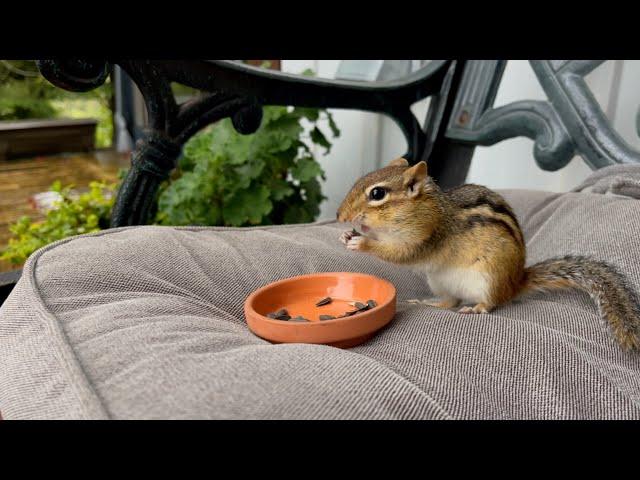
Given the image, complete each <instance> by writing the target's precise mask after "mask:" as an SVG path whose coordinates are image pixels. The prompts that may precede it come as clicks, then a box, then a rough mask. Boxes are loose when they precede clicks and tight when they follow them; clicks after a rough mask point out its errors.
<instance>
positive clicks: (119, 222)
mask: <svg viewBox="0 0 640 480" xmlns="http://www.w3.org/2000/svg"><path fill="white" fill-rule="evenodd" d="M448 63H449V62H447V61H443V60H434V61H432V63H431V64H430V65H428V66H427V67H426V68H424V69H423V70H422V71H420V72H417V73H414V74H411V75H410V76H409V77H408V78H406V79H404V80H403V81H389V82H380V84H379V85H373V86H372V85H367V84H363V83H361V82H347V81H333V82H332V81H326V80H323V79H315V78H314V79H309V78H300V77H297V76H293V75H287V74H281V73H278V74H274V73H271V72H267V71H264V70H261V69H256V68H253V67H247V66H244V65H239V64H237V63H233V62H224V61H205V60H202V61H150V60H113V61H87V60H41V61H39V62H38V66H39V68H40V71H41V72H42V74H43V75H44V76H45V77H46V78H47V79H48V80H49V81H51V82H52V83H53V84H55V85H57V86H59V87H61V88H64V89H67V90H72V91H87V90H90V89H92V88H96V87H98V86H99V85H101V84H102V83H103V82H104V81H105V80H106V78H107V75H108V72H109V69H110V64H117V65H119V66H120V68H122V69H123V70H124V71H125V72H126V73H127V74H128V75H129V77H130V78H131V79H132V80H133V82H134V83H135V84H136V85H137V86H138V88H139V89H140V92H141V93H142V95H143V97H144V100H145V105H146V108H147V113H148V118H149V127H150V129H149V132H148V133H147V136H146V138H144V139H143V140H142V141H140V142H139V143H138V144H137V145H136V150H135V151H134V152H133V154H132V162H131V169H130V170H129V172H128V174H127V177H126V178H125V180H124V181H123V183H122V185H121V187H120V190H119V192H118V198H117V199H116V204H115V207H114V210H113V213H112V226H114V227H117V226H123V225H137V224H142V223H146V220H147V217H148V214H149V212H150V206H151V202H152V199H153V198H154V196H155V193H156V191H157V189H158V186H159V184H160V183H161V182H162V181H163V180H165V179H166V178H168V176H169V174H170V172H171V170H172V169H173V168H175V166H176V163H177V158H178V156H179V154H180V149H181V147H182V145H183V144H184V143H185V142H186V141H187V140H188V139H189V138H190V137H191V136H192V135H193V134H195V133H196V132H197V131H198V130H200V129H201V128H203V127H205V126H206V125H208V124H210V123H213V122H215V121H217V120H220V119H223V118H231V121H232V123H233V126H234V128H235V129H236V130H237V131H238V132H239V133H242V134H250V133H253V132H255V131H256V130H257V129H258V127H259V126H260V123H261V121H262V105H269V104H272V105H298V106H306V107H320V108H326V107H334V108H357V109H362V110H369V111H374V112H379V113H383V114H387V115H389V116H391V117H392V118H393V119H394V120H395V121H396V122H397V123H398V125H399V126H400V128H401V130H402V132H403V133H404V135H405V137H406V138H407V142H408V144H409V151H408V152H407V156H408V158H409V159H411V160H414V161H417V159H418V157H419V155H420V153H421V152H422V150H423V149H424V146H425V142H426V136H425V132H424V131H423V130H422V128H421V126H420V123H419V122H418V121H417V119H416V118H415V116H414V115H413V113H412V112H411V110H410V107H411V104H412V103H413V102H416V101H418V100H420V99H422V98H424V97H426V96H429V95H432V94H434V93H437V92H438V91H439V89H440V86H441V84H442V81H443V77H444V74H445V73H446V69H445V68H444V67H445V66H447V65H448ZM172 81H175V82H179V83H182V84H184V85H187V86H190V87H193V88H197V89H199V90H201V91H202V92H204V93H205V94H204V95H202V96H200V97H199V98H197V99H194V100H192V101H189V102H186V103H184V104H182V105H178V104H177V103H176V100H175V96H174V95H173V92H172V90H171V88H170V82H172Z"/></svg>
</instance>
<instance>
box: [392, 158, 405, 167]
mask: <svg viewBox="0 0 640 480" xmlns="http://www.w3.org/2000/svg"><path fill="white" fill-rule="evenodd" d="M388 166H389V167H408V166H409V161H408V160H407V159H406V158H402V157H399V158H396V159H395V160H391V161H390V162H389V165H388Z"/></svg>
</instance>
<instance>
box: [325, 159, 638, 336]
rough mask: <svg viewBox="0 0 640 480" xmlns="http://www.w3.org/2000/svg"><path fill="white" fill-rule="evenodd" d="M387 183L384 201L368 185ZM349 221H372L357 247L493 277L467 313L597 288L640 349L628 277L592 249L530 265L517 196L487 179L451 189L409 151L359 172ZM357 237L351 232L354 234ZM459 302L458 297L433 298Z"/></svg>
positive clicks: (344, 211)
mask: <svg viewBox="0 0 640 480" xmlns="http://www.w3.org/2000/svg"><path fill="white" fill-rule="evenodd" d="M378 184H383V187H384V188H385V189H386V191H387V194H386V196H385V199H384V200H383V201H379V202H376V201H372V200H371V199H370V198H369V197H368V196H367V191H368V189H370V188H371V187H372V186H375V185H378ZM337 217H338V220H339V221H342V222H353V223H354V225H358V226H359V225H363V224H364V225H366V227H369V228H371V232H372V233H371V234H370V235H369V236H363V237H361V238H358V239H357V240H358V242H357V250H359V251H363V252H370V253H372V254H374V255H376V256H378V257H380V258H382V259H384V260H387V261H389V262H393V263H399V264H428V265H430V266H432V267H434V268H438V267H440V266H446V267H447V268H452V269H455V268H460V269H463V271H477V272H480V273H482V274H483V275H484V277H483V278H486V279H488V282H489V291H488V294H487V298H486V299H484V300H483V301H480V302H478V303H477V305H475V307H464V308H462V309H461V310H460V311H461V312H463V313H484V312H488V311H491V310H492V309H493V308H495V307H497V306H500V305H503V304H505V303H507V302H509V301H511V300H512V299H513V298H515V297H516V296H518V295H520V294H523V293H527V292H531V291H536V290H555V289H563V288H579V289H582V290H585V291H587V292H588V293H590V294H591V296H592V298H594V300H595V301H596V303H597V304H598V306H599V308H600V311H601V313H602V315H603V317H604V318H605V319H606V320H607V322H608V324H609V325H610V327H611V329H612V331H613V333H614V335H615V337H616V338H617V339H618V341H619V343H620V345H621V346H622V347H623V348H625V349H627V348H638V349H640V307H638V301H637V298H636V296H635V294H634V293H633V291H632V290H631V289H630V288H629V287H628V286H627V285H626V283H625V282H624V278H623V277H622V276H621V275H620V274H619V273H617V271H615V269H613V267H611V266H610V265H607V264H604V263H602V262H595V261H593V260H591V259H587V258H584V257H564V258H561V259H552V260H549V261H546V262H541V263H539V264H536V265H533V266H531V267H529V268H526V269H525V258H526V246H525V241H524V235H523V234H522V230H521V229H520V225H519V223H518V220H517V218H516V215H515V214H514V212H513V210H512V209H511V207H510V206H509V204H508V203H507V202H506V201H505V200H504V198H502V196H500V195H499V194H498V193H496V192H494V191H492V190H490V189H488V188H486V187H483V186H479V185H462V186H460V187H456V188H454V189H451V190H449V191H445V192H443V191H442V190H440V189H439V188H438V186H437V185H436V184H435V183H434V182H433V180H432V179H431V178H429V177H428V176H427V168H426V164H425V163H424V162H420V163H418V164H417V165H415V166H413V167H409V166H408V162H406V160H404V159H396V160H394V161H393V162H391V164H390V165H388V166H387V167H384V168H382V169H380V170H377V171H375V172H372V173H370V174H368V175H365V176H364V177H362V178H361V179H359V180H358V181H357V182H356V183H355V185H354V186H353V187H352V189H351V190H350V191H349V193H348V194H347V196H346V197H345V199H344V201H343V202H342V204H341V206H340V208H339V209H338V214H337ZM349 238H351V237H350V236H349ZM429 304H431V305H437V306H441V307H446V306H455V304H456V299H453V298H448V299H444V300H442V301H440V302H436V303H433V302H430V303H429Z"/></svg>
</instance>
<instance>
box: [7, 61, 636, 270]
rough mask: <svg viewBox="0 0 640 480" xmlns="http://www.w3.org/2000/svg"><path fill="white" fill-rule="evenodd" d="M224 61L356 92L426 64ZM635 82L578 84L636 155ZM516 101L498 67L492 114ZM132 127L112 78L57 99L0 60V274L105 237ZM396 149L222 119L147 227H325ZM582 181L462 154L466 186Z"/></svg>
mask: <svg viewBox="0 0 640 480" xmlns="http://www.w3.org/2000/svg"><path fill="white" fill-rule="evenodd" d="M237 61H238V62H244V63H248V64H251V65H253V66H256V67H259V68H269V69H272V70H280V71H282V72H286V73H291V74H304V75H315V76H318V77H322V78H329V79H336V78H337V79H348V80H355V81H362V82H371V81H385V80H392V79H397V78H401V77H403V76H405V75H408V74H410V73H411V72H414V71H416V70H418V69H420V68H423V67H424V66H425V65H426V64H427V63H428V62H429V60H348V61H345V60H237ZM638 79H640V61H634V60H611V61H607V62H605V63H603V64H602V65H601V66H600V67H599V68H597V69H596V70H594V71H593V72H592V73H591V74H589V75H588V76H587V77H586V82H587V84H588V85H589V87H590V88H591V90H592V92H593V94H594V96H595V97H596V99H597V100H598V102H599V103H600V106H601V108H602V110H603V111H604V112H605V113H606V115H607V116H608V118H609V119H610V121H611V122H612V125H613V127H614V128H615V129H616V130H617V132H618V134H619V135H620V136H622V138H624V139H625V140H626V141H627V142H628V143H629V144H630V145H631V146H633V147H635V148H637V149H640V137H639V136H638V135H637V132H636V123H635V122H636V121H635V118H636V114H637V111H636V109H637V105H639V104H640V89H638V88H637V85H638ZM172 88H173V91H174V94H175V96H176V99H177V100H178V101H179V102H183V101H187V100H189V99H192V98H195V97H197V96H198V95H200V94H201V93H200V92H197V91H195V90H193V89H191V88H188V87H186V86H183V85H179V84H172ZM527 99H528V100H537V99H540V100H544V99H545V95H544V92H543V91H542V89H541V87H540V85H539V84H538V81H537V79H536V77H535V75H534V73H533V71H532V69H531V67H530V66H529V63H528V62H527V61H526V60H510V61H509V62H508V63H507V67H506V70H505V72H504V75H503V78H502V82H501V85H500V88H499V90H498V94H497V98H496V101H495V104H494V106H501V105H505V104H508V103H511V102H513V101H518V100H527ZM428 108H429V99H425V100H424V101H420V102H418V103H416V104H415V105H414V106H413V108H412V110H413V112H414V114H415V115H416V118H417V119H418V121H419V122H421V123H422V122H424V119H425V117H426V113H427V111H428ZM285 120H286V121H287V122H289V123H288V125H294V126H295V127H294V128H289V129H287V130H286V135H289V136H290V137H287V138H284V139H283V138H282V137H283V135H284V133H282V132H283V131H284V130H283V127H282V125H284V124H285ZM146 125H147V118H146V111H145V107H144V101H143V99H142V96H141V94H140V92H139V91H138V89H137V87H136V86H135V84H134V83H133V82H132V81H131V80H130V79H129V78H128V76H127V75H126V74H125V73H124V72H123V71H122V70H120V69H119V68H118V67H114V69H113V71H112V73H111V76H110V78H109V79H108V81H107V82H106V83H105V84H104V85H103V86H101V87H100V88H98V89H96V90H93V91H91V92H87V93H70V92H66V91H63V90H60V89H58V88H55V87H53V86H52V85H50V84H49V83H48V82H47V81H46V80H45V79H44V78H42V77H41V76H40V74H39V73H38V70H37V68H36V66H35V62H34V61H32V60H0V272H2V271H8V270H13V269H18V268H20V267H21V265H22V264H23V263H24V260H25V259H26V258H27V257H28V255H29V254H30V253H31V252H33V251H34V250H35V249H37V248H39V247H41V246H43V245H46V244H47V243H49V242H51V241H55V240H58V239H60V238H64V237H67V236H70V235H76V234H81V233H87V232H91V231H96V230H99V229H102V228H106V227H107V226H108V222H109V212H110V208H111V206H112V204H113V198H114V195H115V193H116V191H117V187H118V185H119V182H120V181H121V179H122V177H123V175H124V174H125V173H126V169H127V168H128V166H129V158H130V153H131V149H132V146H133V145H134V144H135V141H136V140H137V139H139V138H141V137H142V135H143V132H144V129H145V127H146ZM225 135H226V136H231V137H232V138H233V141H232V142H231V143H230V145H227V146H224V147H222V146H221V145H220V142H219V141H217V140H218V139H219V138H222V136H225ZM225 138H227V137H225ZM258 140H260V141H258ZM265 142H267V143H269V142H271V143H270V145H272V147H273V148H272V150H273V149H274V148H275V150H277V151H278V152H279V153H278V154H279V155H280V158H281V160H282V162H281V163H282V165H284V167H283V168H284V169H283V170H282V171H276V170H274V169H273V168H271V166H270V165H271V164H270V162H269V161H268V160H267V156H266V155H265V154H264V152H261V151H260V150H259V149H257V148H258V147H257V145H259V144H260V145H262V144H264V143H265ZM278 142H280V143H278ZM289 145H294V146H297V147H295V148H289V147H288V146H289ZM406 148H407V145H406V142H405V139H404V137H403V135H402V133H401V132H400V129H399V128H398V127H397V126H396V124H395V123H394V122H393V121H392V120H390V119H389V118H387V117H385V116H383V115H378V114H373V113H367V112H360V111H352V110H333V109H329V110H327V111H324V110H320V109H292V108H289V109H287V108H286V107H277V108H275V107H268V108H266V109H265V119H264V121H263V126H261V128H260V129H259V131H258V132H257V133H256V134H253V135H249V136H245V137H243V136H240V135H237V134H235V132H234V131H233V129H232V128H231V126H230V123H229V122H228V121H222V122H219V124H217V125H214V126H212V127H208V128H206V129H205V130H204V131H203V132H200V133H199V134H197V135H196V136H195V137H194V138H192V140H190V141H189V142H188V144H187V145H186V146H185V149H184V152H183V157H182V159H181V160H180V165H179V168H178V170H177V171H176V172H175V174H174V175H173V176H172V178H171V179H170V180H169V181H168V182H167V183H166V185H164V186H163V187H162V188H161V192H160V195H159V200H158V211H157V214H156V216H155V217H154V218H153V219H152V221H153V223H157V224H161V225H226V226H245V225H264V224H273V223H298V222H307V221H313V220H322V219H333V218H335V212H336V209H337V207H338V205H339V203H340V202H341V200H342V198H343V197H344V195H345V193H346V192H347V191H348V190H349V188H350V187H351V185H352V184H353V182H354V181H355V180H356V179H357V178H358V177H360V176H362V175H363V174H365V173H367V172H370V171H372V170H375V169H377V168H379V167H381V166H383V165H385V164H386V163H387V162H389V161H390V160H392V159H394V158H396V157H398V156H399V155H401V154H403V153H404V152H405V151H406ZM247 152H250V153H247ZM237 156H242V158H241V159H239V157H237ZM230 158H233V159H234V163H237V164H238V166H237V168H236V167H234V168H236V169H235V170H234V169H233V168H231V167H229V162H228V161H227V160H229V159H230ZM589 173H590V169H589V167H588V166H587V165H586V164H585V163H584V162H583V161H582V160H581V159H580V158H578V157H576V158H574V159H573V160H572V161H571V163H570V164H569V165H568V166H566V167H565V168H563V169H562V170H560V171H557V172H545V171H543V170H541V169H539V168H538V167H537V165H536V164H535V162H534V159H533V143H532V141H531V140H529V139H527V138H516V139H511V140H507V141H504V142H502V143H500V144H497V145H494V146H491V147H478V148H476V151H475V154H474V157H473V161H472V163H471V168H470V172H469V175H468V177H467V182H468V183H478V184H482V185H486V186H488V187H491V188H498V189H500V188H525V189H541V190H549V191H558V192H561V191H567V190H570V189H571V188H573V187H574V186H576V185H578V184H579V183H580V182H581V181H582V180H583V179H584V178H585V177H586V176H587V175H588V174H589ZM245 180H246V181H245ZM198 182H200V183H198ZM212 205H213V207H212Z"/></svg>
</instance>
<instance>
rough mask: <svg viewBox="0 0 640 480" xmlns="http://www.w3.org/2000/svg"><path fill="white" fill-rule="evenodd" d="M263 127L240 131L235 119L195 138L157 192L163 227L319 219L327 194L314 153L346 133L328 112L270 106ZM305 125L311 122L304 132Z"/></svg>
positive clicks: (219, 124)
mask: <svg viewBox="0 0 640 480" xmlns="http://www.w3.org/2000/svg"><path fill="white" fill-rule="evenodd" d="M263 110H264V115H263V120H262V124H261V126H260V128H259V129H258V131H257V132H256V133H254V134H252V135H240V134H238V133H237V132H236V131H235V129H234V128H233V126H232V124H231V121H230V120H229V119H225V120H222V121H220V122H218V123H216V124H214V125H212V126H211V127H209V128H208V129H206V130H205V131H203V132H201V133H199V134H198V135H196V136H194V137H193V138H192V139H191V140H189V141H188V142H187V144H186V145H185V147H184V153H183V155H182V157H181V159H180V161H179V168H178V171H177V173H176V175H175V176H174V178H173V179H172V181H171V182H170V183H169V184H168V185H166V186H165V187H164V188H163V189H162V191H161V193H160V196H159V200H158V214H157V216H156V222H157V223H159V224H161V225H224V226H234V227H239V226H245V225H271V224H282V223H304V222H311V221H313V220H314V219H315V218H316V217H317V216H318V214H319V212H320V203H321V202H322V201H323V200H324V198H325V197H324V195H323V194H322V189H321V186H320V182H319V179H320V178H322V179H324V171H323V170H322V167H321V166H320V164H319V163H318V161H317V160H316V158H315V156H314V153H313V145H314V144H316V145H319V146H321V147H323V148H324V152H325V153H328V152H329V151H330V149H331V142H330V141H329V139H328V138H327V136H328V132H327V133H325V132H323V131H322V129H321V128H320V126H319V125H320V124H321V123H322V120H326V125H327V127H328V129H329V131H330V133H331V135H333V136H334V137H336V136H338V135H340V131H339V130H338V127H337V126H336V124H335V123H334V121H333V117H332V116H331V114H330V113H329V112H327V111H324V110H323V111H321V110H318V109H310V108H291V107H288V108H287V107H277V106H270V107H265V108H264V109H263ZM303 123H307V124H308V125H309V129H310V130H309V131H310V133H309V135H304V130H305V129H304V126H303Z"/></svg>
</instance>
